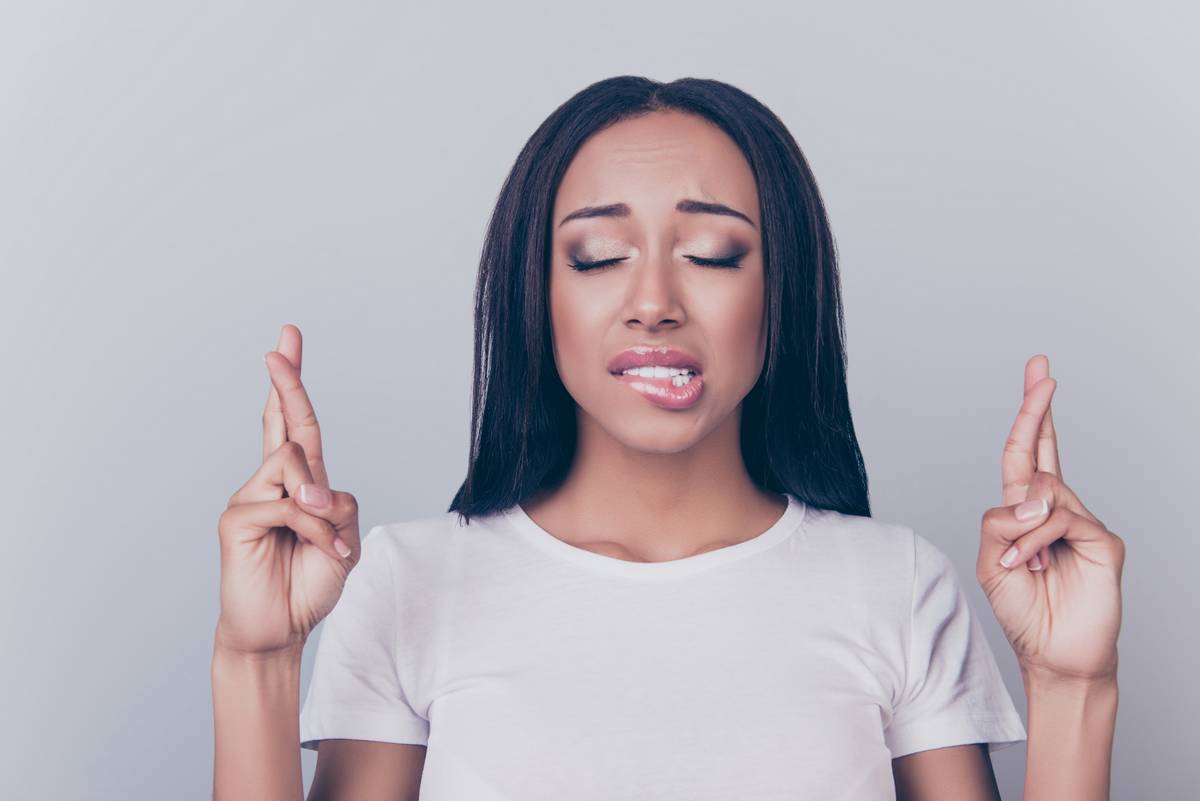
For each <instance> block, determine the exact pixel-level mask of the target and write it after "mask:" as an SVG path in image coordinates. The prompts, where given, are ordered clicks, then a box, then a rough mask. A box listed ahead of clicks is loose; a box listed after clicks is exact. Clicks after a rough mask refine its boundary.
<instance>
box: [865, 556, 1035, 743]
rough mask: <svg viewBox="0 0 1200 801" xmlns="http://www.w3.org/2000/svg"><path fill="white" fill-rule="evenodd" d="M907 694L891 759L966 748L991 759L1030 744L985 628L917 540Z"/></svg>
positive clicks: (946, 569)
mask: <svg viewBox="0 0 1200 801" xmlns="http://www.w3.org/2000/svg"><path fill="white" fill-rule="evenodd" d="M912 538H913V583H912V596H911V604H910V625H909V647H908V654H907V667H906V673H905V680H904V688H903V691H902V693H901V695H900V698H899V700H898V701H897V703H896V704H895V707H894V709H893V711H892V718H891V720H890V722H889V723H888V726H887V727H886V728H885V730H884V739H885V741H886V743H887V746H888V748H889V749H890V750H891V754H892V758H893V759H894V758H896V757H900V756H903V755H905V754H911V753H914V752H916V751H925V750H929V749H931V748H944V747H947V746H951V745H962V744H965V743H987V744H988V752H989V753H991V752H993V751H997V750H999V749H1001V748H1005V747H1007V746H1010V745H1014V744H1016V743H1018V742H1020V741H1022V740H1025V739H1026V732H1025V727H1024V725H1022V723H1021V717H1020V715H1019V714H1017V710H1016V707H1015V706H1014V705H1013V701H1012V697H1011V696H1010V695H1009V693H1008V689H1007V688H1006V687H1005V685H1004V679H1003V677H1002V676H1001V675H1000V668H999V666H998V665H997V664H996V658H995V656H994V655H993V653H992V650H991V648H990V646H989V645H988V642H987V639H986V637H985V635H984V632H983V628H982V626H981V624H980V622H979V620H978V618H977V617H976V616H975V614H974V612H973V611H972V610H971V607H970V605H969V604H968V602H967V597H966V594H965V593H964V592H963V588H962V585H961V584H960V582H959V580H958V576H957V574H956V572H955V569H954V564H953V563H952V562H951V561H950V559H949V557H947V556H946V554H945V553H943V552H942V551H941V550H940V549H939V548H937V547H936V546H935V545H933V544H932V543H930V542H929V541H928V540H926V539H925V538H924V537H922V536H921V535H920V534H917V533H915V532H913V534H912Z"/></svg>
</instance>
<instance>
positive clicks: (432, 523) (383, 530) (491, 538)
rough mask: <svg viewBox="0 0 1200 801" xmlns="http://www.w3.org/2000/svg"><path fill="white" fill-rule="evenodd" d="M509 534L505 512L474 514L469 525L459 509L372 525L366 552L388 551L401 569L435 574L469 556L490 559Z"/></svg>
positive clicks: (364, 548)
mask: <svg viewBox="0 0 1200 801" xmlns="http://www.w3.org/2000/svg"><path fill="white" fill-rule="evenodd" d="M506 536H508V528H507V526H506V525H505V518H504V515H503V513H494V514H490V515H481V516H472V518H471V521H470V523H469V524H467V523H464V522H463V521H462V518H461V517H460V516H459V514H458V513H457V512H444V513H440V514H429V515H422V516H420V517H414V518H410V519H407V520H395V521H390V522H385V523H380V524H378V525H375V526H372V527H371V528H370V530H369V531H368V532H367V533H366V534H365V535H363V537H364V539H363V553H364V555H365V554H367V553H368V552H372V551H375V552H379V553H381V554H386V559H387V560H389V561H390V562H391V564H392V567H393V569H394V570H396V571H398V572H401V571H409V572H414V571H415V572H419V573H421V574H422V575H431V574H433V573H435V572H444V571H446V570H447V569H449V568H452V567H454V566H455V565H457V564H459V563H461V562H462V561H463V560H466V559H468V558H470V559H472V560H475V559H478V558H480V557H484V558H487V556H488V555H489V554H490V553H492V552H493V551H494V547H495V545H496V543H498V542H499V541H501V540H503V539H504V538H505V537H506ZM489 546H490V547H489Z"/></svg>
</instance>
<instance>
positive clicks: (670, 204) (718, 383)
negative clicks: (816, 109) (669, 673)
mask: <svg viewBox="0 0 1200 801" xmlns="http://www.w3.org/2000/svg"><path fill="white" fill-rule="evenodd" d="M683 199H693V200H700V201H704V202H709V203H721V204H724V205H726V206H728V207H730V208H733V209H735V210H737V211H739V212H741V213H742V214H744V215H745V216H746V217H747V218H749V221H747V220H743V219H739V218H737V217H734V216H729V215H720V214H709V213H685V212H681V211H678V210H677V209H676V208H675V207H676V204H677V203H678V202H679V201H680V200H683ZM617 203H623V204H625V205H626V206H628V207H629V213H628V214H627V215H626V216H623V217H616V216H604V217H587V218H582V219H573V220H569V221H566V222H565V223H564V222H563V219H564V218H565V217H566V216H567V215H568V214H570V213H571V212H573V211H575V210H577V209H580V208H582V207H585V206H607V205H610V204H617ZM552 219H553V222H552V229H553V235H552V243H551V246H552V255H551V264H550V272H549V303H550V317H551V326H552V333H553V339H554V342H553V345H554V359H555V364H556V366H557V368H558V371H559V375H560V376H561V378H562V381H563V384H564V386H565V387H566V388H567V391H568V392H569V393H570V394H571V396H572V397H573V398H574V399H575V402H576V404H577V410H578V411H577V430H578V440H577V442H578V447H577V450H576V455H575V461H574V463H573V464H572V466H571V469H570V470H569V472H568V474H567V478H566V480H565V481H564V482H563V484H562V485H561V486H560V487H558V488H556V489H555V490H554V491H553V492H552V493H546V494H542V495H540V496H536V497H534V498H531V499H529V500H527V501H526V502H525V503H524V504H522V506H523V507H524V508H525V511H526V513H527V514H529V516H530V517H531V518H532V519H533V520H534V521H535V522H536V523H537V524H538V525H540V526H541V527H542V528H544V529H546V530H547V531H549V532H551V533H553V534H554V535H555V536H556V537H558V538H560V539H562V540H564V541H566V542H568V543H570V544H572V545H575V546H576V547H580V548H585V549H588V550H592V551H595V552H596V553H600V554H603V555H606V556H613V557H616V558H619V559H627V560H631V561H639V562H659V561H666V560H673V559H680V558H684V557H687V556H691V555H694V554H698V553H703V552H705V551H709V550H712V549H715V548H721V547H724V546H728V545H732V544H734V543H737V542H741V541H743V540H746V539H749V538H751V537H754V536H755V535H757V534H760V533H761V532H763V531H765V530H766V529H767V528H769V527H770V526H771V524H772V523H774V522H775V521H776V520H778V519H779V517H780V516H781V515H782V514H783V511H784V509H785V508H786V506H787V502H786V498H784V497H782V496H777V495H775V494H773V493H767V492H764V491H762V490H760V489H759V488H758V487H757V486H756V485H755V484H754V483H753V482H752V481H751V480H750V477H749V475H748V473H747V472H746V468H745V464H744V463H743V461H742V458H741V450H740V446H739V443H738V429H739V423H740V417H741V403H742V399H743V398H744V397H745V396H746V394H747V393H748V392H749V391H750V389H751V388H752V387H753V386H754V382H755V381H756V380H757V379H758V375H759V373H760V372H761V370H762V365H763V359H764V356H765V354H766V326H765V316H764V313H763V311H764V304H765V281H764V275H763V264H762V237H761V233H760V231H761V227H760V225H761V224H760V221H759V208H758V193H757V187H756V184H755V181H754V175H753V172H752V171H751V169H750V165H749V164H748V163H747V161H746V160H745V158H744V157H743V156H742V153H741V151H740V150H739V149H738V147H737V146H736V145H735V144H734V143H733V141H732V140H731V139H729V137H728V136H727V135H726V134H725V133H724V132H722V131H721V130H720V129H719V128H717V127H716V126H714V125H712V124H711V123H709V122H708V121H707V120H704V119H702V118H700V117H697V116H694V115H690V114H683V113H679V112H655V113H652V114H648V115H645V116H642V117H638V118H636V119H632V120H625V121H622V122H620V123H618V124H616V125H614V126H612V127H610V128H608V129H606V130H603V131H601V132H599V133H597V134H596V135H594V136H593V137H591V138H590V139H589V140H588V141H587V142H585V143H584V145H583V146H582V147H581V148H580V150H579V151H578V153H577V154H576V156H575V158H574V159H573V160H572V162H571V164H570V165H569V167H568V168H567V171H566V173H565V175H564V176H563V180H562V182H561V183H560V186H559V189H558V192H557V193H556V196H555V201H554V210H553V218H552ZM734 253H744V254H745V255H744V256H743V257H742V259H741V261H740V265H739V266H738V267H736V268H724V267H712V266H702V265H699V264H696V263H694V262H693V261H691V260H689V259H688V257H689V256H692V257H699V258H702V259H711V258H723V257H726V256H729V255H731V254H734ZM579 258H582V259H585V260H588V261H595V260H601V259H612V258H623V259H624V261H621V262H619V263H616V264H613V265H611V266H607V267H601V268H597V269H593V270H590V271H588V272H577V271H575V270H573V269H572V268H571V267H570V264H571V263H572V262H575V261H576V260H577V259H579ZM638 344H650V345H658V344H667V345H671V346H674V347H678V348H680V349H682V350H684V351H687V352H688V353H690V354H692V355H693V356H695V357H696V358H698V359H699V360H700V365H701V369H702V372H703V375H704V390H703V393H702V395H701V397H700V400H699V402H698V403H697V404H695V405H693V406H692V407H690V408H688V409H672V410H668V409H663V408H660V407H658V406H655V405H654V404H652V403H650V402H648V401H647V400H646V399H645V398H643V397H642V396H641V395H640V394H638V393H637V392H635V391H633V390H631V389H630V388H629V387H628V386H626V385H624V384H622V383H621V382H619V381H618V380H616V379H614V378H613V377H612V376H611V375H610V374H609V372H608V368H607V364H608V362H609V360H610V359H611V358H612V356H613V355H615V354H616V353H617V352H619V351H621V350H623V349H625V348H627V347H629V346H632V345H638Z"/></svg>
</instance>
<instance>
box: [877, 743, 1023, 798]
mask: <svg viewBox="0 0 1200 801" xmlns="http://www.w3.org/2000/svg"><path fill="white" fill-rule="evenodd" d="M892 778H893V779H895V783H896V801H1001V798H1000V790H999V789H998V788H997V787H996V776H995V774H994V773H993V772H992V760H991V757H990V756H989V754H988V748H987V743H970V744H967V745H955V746H950V747H947V748H931V749H929V750H928V751H918V752H916V753H914V754H905V755H904V756H902V757H898V758H896V759H893V760H892Z"/></svg>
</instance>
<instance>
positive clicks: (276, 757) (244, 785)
mask: <svg viewBox="0 0 1200 801" xmlns="http://www.w3.org/2000/svg"><path fill="white" fill-rule="evenodd" d="M300 654H301V651H300V650H290V651H282V652H280V653H279V654H277V655H273V656H264V655H261V654H260V655H255V654H238V653H236V652H231V651H228V650H226V649H222V648H221V647H220V646H216V647H214V649H213V660H212V690H213V731H214V736H215V743H214V755H213V799H214V801H240V800H241V799H247V800H248V799H256V800H257V801H303V798H304V780H303V774H302V773H301V769H300Z"/></svg>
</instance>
